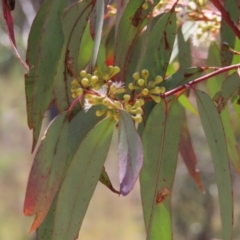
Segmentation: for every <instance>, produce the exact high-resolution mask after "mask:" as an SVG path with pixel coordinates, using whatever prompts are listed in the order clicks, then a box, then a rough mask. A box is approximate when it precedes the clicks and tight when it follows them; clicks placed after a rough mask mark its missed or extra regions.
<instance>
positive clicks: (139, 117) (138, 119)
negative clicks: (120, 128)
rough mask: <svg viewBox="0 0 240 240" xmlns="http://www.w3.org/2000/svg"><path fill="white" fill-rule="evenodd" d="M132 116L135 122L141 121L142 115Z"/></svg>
mask: <svg viewBox="0 0 240 240" xmlns="http://www.w3.org/2000/svg"><path fill="white" fill-rule="evenodd" d="M132 118H133V120H134V121H135V122H136V123H141V122H142V116H141V115H136V116H132Z"/></svg>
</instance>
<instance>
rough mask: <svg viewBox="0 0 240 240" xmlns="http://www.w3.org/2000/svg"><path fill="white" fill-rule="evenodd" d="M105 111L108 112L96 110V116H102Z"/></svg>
mask: <svg viewBox="0 0 240 240" xmlns="http://www.w3.org/2000/svg"><path fill="white" fill-rule="evenodd" d="M105 113H106V112H105V111H100V110H97V111H96V116H98V117H101V116H102V115H104V114H105Z"/></svg>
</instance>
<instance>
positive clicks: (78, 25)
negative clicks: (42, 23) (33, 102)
mask: <svg viewBox="0 0 240 240" xmlns="http://www.w3.org/2000/svg"><path fill="white" fill-rule="evenodd" d="M93 6H94V5H93V4H92V1H91V0H85V1H81V2H79V3H77V4H74V5H73V6H72V7H71V8H70V9H69V10H68V11H67V12H66V13H65V14H64V17H63V20H62V25H63V34H64V45H63V47H62V51H61V56H60V59H59V62H58V66H57V72H56V76H55V78H54V96H55V98H56V104H57V106H58V109H59V111H60V112H62V111H66V110H67V109H68V108H69V106H70V104H71V102H72V101H73V98H72V97H71V90H70V89H71V80H72V79H73V78H74V76H72V73H71V72H70V71H74V72H75V74H78V72H79V69H78V58H79V48H80V44H81V42H82V38H83V36H84V33H85V30H86V27H87V23H88V19H89V15H90V13H91V11H92V9H93ZM89 37H90V36H89ZM81 50H82V49H81ZM81 50H80V55H81ZM90 54H91V53H90ZM68 64H69V65H70V66H68ZM68 68H71V70H70V69H68Z"/></svg>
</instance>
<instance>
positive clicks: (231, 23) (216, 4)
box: [211, 0, 240, 38]
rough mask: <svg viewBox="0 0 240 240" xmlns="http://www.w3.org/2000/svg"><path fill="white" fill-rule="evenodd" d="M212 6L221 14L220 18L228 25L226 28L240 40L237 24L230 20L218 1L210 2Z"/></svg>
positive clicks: (239, 30)
mask: <svg viewBox="0 0 240 240" xmlns="http://www.w3.org/2000/svg"><path fill="white" fill-rule="evenodd" d="M211 2H212V3H213V5H214V6H215V7H216V8H217V9H218V10H219V12H221V14H222V18H223V19H224V21H225V22H226V23H227V24H228V26H229V27H230V28H231V29H232V30H233V32H234V33H235V34H236V36H237V37H238V38H240V29H239V28H238V26H237V24H236V23H235V22H234V21H233V20H232V19H231V17H230V14H229V12H227V11H226V10H225V9H224V7H223V5H222V4H221V2H220V1H219V0H211Z"/></svg>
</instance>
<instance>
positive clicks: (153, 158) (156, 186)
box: [140, 99, 184, 240]
mask: <svg viewBox="0 0 240 240" xmlns="http://www.w3.org/2000/svg"><path fill="white" fill-rule="evenodd" d="M183 114H184V110H183V108H182V107H181V106H180V104H179V103H178V101H176V99H174V100H172V101H171V102H170V103H168V106H165V104H164V102H161V103H159V104H157V105H156V106H155V107H154V108H153V110H152V112H151V113H150V115H149V118H148V120H147V124H146V126H145V129H144V132H143V137H142V138H143V148H144V164H143V168H142V170H141V174H140V186H141V198H142V206H143V214H144V222H145V227H146V230H147V239H149V240H155V239H156V240H158V239H164V240H165V239H166V240H170V239H172V219H171V218H172V217H171V195H172V185H173V181H174V176H175V169H176V165H177V156H178V149H179V141H180V130H181V126H182V121H183V116H184V115H183Z"/></svg>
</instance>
